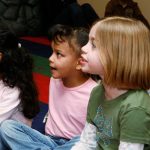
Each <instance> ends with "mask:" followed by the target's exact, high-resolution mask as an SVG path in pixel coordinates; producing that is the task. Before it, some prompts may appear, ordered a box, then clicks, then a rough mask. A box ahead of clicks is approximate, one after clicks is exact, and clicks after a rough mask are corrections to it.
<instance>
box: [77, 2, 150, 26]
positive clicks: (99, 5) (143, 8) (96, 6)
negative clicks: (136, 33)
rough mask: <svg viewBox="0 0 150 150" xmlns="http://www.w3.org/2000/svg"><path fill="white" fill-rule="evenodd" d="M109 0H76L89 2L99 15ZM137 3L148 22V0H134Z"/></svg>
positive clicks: (149, 14) (149, 10)
mask: <svg viewBox="0 0 150 150" xmlns="http://www.w3.org/2000/svg"><path fill="white" fill-rule="evenodd" d="M108 1H109V0H78V2H79V4H83V3H89V4H91V6H92V7H93V8H94V9H95V11H96V12H97V14H98V15H99V16H100V17H103V16H104V11H105V6H106V4H107V3H108ZM134 1H135V2H137V3H138V6H139V7H140V10H141V11H142V14H143V15H144V16H145V18H146V19H147V20H148V21H149V23H150V0H134Z"/></svg>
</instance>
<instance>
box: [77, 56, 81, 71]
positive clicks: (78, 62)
mask: <svg viewBox="0 0 150 150" xmlns="http://www.w3.org/2000/svg"><path fill="white" fill-rule="evenodd" d="M76 69H77V70H81V65H80V59H79V60H78V61H77V65H76Z"/></svg>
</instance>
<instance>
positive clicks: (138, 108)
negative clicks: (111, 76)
mask: <svg viewBox="0 0 150 150" xmlns="http://www.w3.org/2000/svg"><path fill="white" fill-rule="evenodd" d="M87 122H88V123H90V124H93V125H94V126H95V127H96V128H97V132H96V139H97V143H98V146H97V150H103V149H104V150H117V149H118V146H119V142H120V141H125V142H131V143H141V144H150V96H149V95H148V93H147V92H146V91H144V90H129V91H128V92H126V93H124V94H122V95H120V96H119V97H117V98H115V99H113V100H110V101H108V100H106V99H105V97H104V88H103V86H102V85H99V86H97V87H95V88H94V89H93V91H92V93H91V97H90V101H89V105H88V112H87Z"/></svg>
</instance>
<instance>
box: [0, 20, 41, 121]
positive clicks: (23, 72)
mask: <svg viewBox="0 0 150 150" xmlns="http://www.w3.org/2000/svg"><path fill="white" fill-rule="evenodd" d="M0 53H1V56H2V57H1V60H0V79H1V80H2V81H3V82H4V84H5V85H6V86H9V87H12V88H13V87H17V88H18V89H19V90H20V95H19V98H20V99H21V107H22V112H23V114H24V116H25V117H26V118H29V119H32V118H33V117H35V115H36V114H37V113H38V112H39V103H38V92H37V88H36V85H35V83H34V80H33V74H32V69H33V60H32V58H31V56H30V54H29V53H28V51H27V50H26V49H24V48H22V47H19V45H18V38H17V37H16V36H15V34H13V33H12V32H11V31H10V30H9V28H8V27H7V26H6V25H5V24H4V23H2V22H0Z"/></svg>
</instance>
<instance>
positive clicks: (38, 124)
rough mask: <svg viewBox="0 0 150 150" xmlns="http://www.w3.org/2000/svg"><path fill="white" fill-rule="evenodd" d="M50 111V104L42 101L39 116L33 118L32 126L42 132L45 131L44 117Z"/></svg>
mask: <svg viewBox="0 0 150 150" xmlns="http://www.w3.org/2000/svg"><path fill="white" fill-rule="evenodd" d="M47 112H48V104H45V103H42V102H40V112H39V113H38V114H37V116H36V117H35V118H34V119H33V122H32V128H33V129H35V130H37V131H39V132H41V133H42V134H44V133H45V122H43V121H44V117H45V115H46V114H47Z"/></svg>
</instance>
